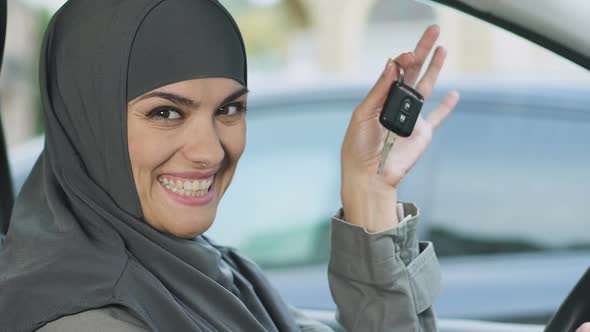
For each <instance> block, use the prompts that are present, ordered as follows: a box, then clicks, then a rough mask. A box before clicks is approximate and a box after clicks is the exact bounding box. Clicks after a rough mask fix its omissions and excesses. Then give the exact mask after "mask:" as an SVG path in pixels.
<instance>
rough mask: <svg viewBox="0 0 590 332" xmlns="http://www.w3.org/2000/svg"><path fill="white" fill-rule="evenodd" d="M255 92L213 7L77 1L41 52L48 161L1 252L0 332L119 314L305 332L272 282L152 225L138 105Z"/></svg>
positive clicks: (241, 262)
mask: <svg viewBox="0 0 590 332" xmlns="http://www.w3.org/2000/svg"><path fill="white" fill-rule="evenodd" d="M200 77H227V78H231V79H234V80H236V81H238V82H240V83H242V84H243V85H246V82H247V79H246V56H245V51H244V46H243V42H242V38H241V35H240V32H239V30H238V28H237V26H236V24H235V22H234V21H233V19H232V18H231V16H230V15H229V13H228V12H227V11H226V10H225V9H224V8H223V7H222V6H221V5H220V4H219V3H218V2H217V1H215V0H100V1H96V0H71V1H69V2H68V3H66V4H65V5H64V7H62V8H61V9H60V10H59V12H58V13H57V14H56V15H55V16H54V17H53V19H52V21H51V23H50V24H49V27H48V29H47V33H46V36H45V39H44V43H43V46H42V54H41V64H40V84H41V93H42V100H43V108H44V113H45V120H46V135H45V149H44V151H43V152H42V154H41V156H40V157H39V159H38V161H37V163H36V164H35V166H34V168H33V171H32V173H31V175H30V176H29V178H28V179H27V181H26V183H25V185H24V186H23V188H22V191H21V193H20V195H19V197H18V198H17V201H16V204H15V207H14V211H13V215H12V217H11V225H10V228H9V230H8V234H7V237H6V239H5V242H4V244H3V248H2V250H1V251H0V331H11V332H14V331H32V330H35V329H37V328H39V327H41V326H42V325H44V324H45V323H47V322H49V321H52V320H55V319H57V318H59V317H61V316H64V315H69V314H74V313H78V312H81V311H84V310H88V309H92V308H98V307H103V306H108V305H119V306H123V307H126V308H127V309H129V310H130V311H131V312H132V313H133V314H134V315H136V316H137V317H138V318H140V319H141V320H143V321H144V322H145V324H146V325H147V326H148V327H149V328H150V329H152V330H154V331H233V332H235V331H298V330H299V329H298V327H297V325H296V324H295V322H294V321H293V319H292V317H291V316H290V314H289V312H288V309H287V307H286V305H285V303H284V302H283V301H282V300H281V298H280V297H279V295H278V294H277V292H276V291H275V290H274V289H273V288H272V287H271V286H270V284H269V283H268V281H267V280H266V279H265V278H264V276H263V275H262V272H261V271H260V270H259V269H258V268H257V267H256V265H255V264H254V263H252V262H251V261H250V260H248V259H247V258H244V257H242V256H240V254H238V253H237V252H235V251H234V250H232V249H231V248H226V247H222V246H218V245H215V244H213V243H211V241H210V240H209V239H207V238H206V237H205V236H199V237H197V238H195V239H191V240H188V239H182V238H176V237H173V236H171V235H168V234H165V233H161V232H159V231H157V230H155V229H154V228H152V227H151V226H150V225H149V224H148V223H146V222H145V220H144V219H143V216H142V211H141V205H140V203H139V198H138V195H137V193H136V190H135V185H134V180H133V175H132V172H131V165H130V160H129V155H128V150H127V115H126V109H127V101H128V100H131V99H133V98H134V97H137V96H139V95H141V94H143V93H144V92H147V91H149V90H151V89H154V88H157V87H159V86H162V85H165V84H169V83H172V82H178V81H183V80H187V79H192V78H200Z"/></svg>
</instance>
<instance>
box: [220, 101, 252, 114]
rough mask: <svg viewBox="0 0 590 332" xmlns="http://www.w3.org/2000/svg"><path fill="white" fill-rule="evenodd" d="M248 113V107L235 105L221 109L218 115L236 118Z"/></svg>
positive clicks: (241, 104) (240, 104)
mask: <svg viewBox="0 0 590 332" xmlns="http://www.w3.org/2000/svg"><path fill="white" fill-rule="evenodd" d="M245 112H246V106H244V104H243V103H233V104H228V105H225V106H222V107H220V108H219V111H218V113H219V114H223V115H227V116H229V117H236V116H239V115H241V114H242V113H245Z"/></svg>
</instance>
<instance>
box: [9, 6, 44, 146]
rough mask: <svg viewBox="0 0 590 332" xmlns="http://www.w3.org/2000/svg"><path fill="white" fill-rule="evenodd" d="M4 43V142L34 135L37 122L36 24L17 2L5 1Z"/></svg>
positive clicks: (32, 16) (13, 141)
mask: <svg viewBox="0 0 590 332" xmlns="http://www.w3.org/2000/svg"><path fill="white" fill-rule="evenodd" d="M8 13H9V14H8V22H7V33H6V46H5V51H4V59H3V62H4V63H3V64H2V74H1V75H0V103H1V104H0V107H1V108H0V110H2V124H3V125H4V132H5V135H6V136H7V137H6V138H7V142H8V145H9V146H11V145H16V144H19V143H22V142H24V141H26V140H27V139H29V138H30V137H31V136H33V135H34V134H35V129H36V123H37V120H36V119H37V110H36V103H37V102H36V98H37V97H36V96H37V93H36V91H35V89H36V88H35V86H36V74H37V71H36V69H35V68H34V67H35V64H36V63H37V60H36V58H37V57H38V55H37V50H38V49H39V47H38V46H37V45H36V43H37V25H36V20H35V12H34V10H33V9H32V8H31V7H30V6H27V5H25V4H23V3H22V2H20V1H8Z"/></svg>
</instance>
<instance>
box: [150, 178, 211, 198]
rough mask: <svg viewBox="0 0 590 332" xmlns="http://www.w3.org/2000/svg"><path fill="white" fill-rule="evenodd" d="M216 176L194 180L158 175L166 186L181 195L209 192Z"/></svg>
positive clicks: (201, 194) (161, 182) (159, 179)
mask: <svg viewBox="0 0 590 332" xmlns="http://www.w3.org/2000/svg"><path fill="white" fill-rule="evenodd" d="M213 179H214V176H211V177H209V178H206V179H199V180H192V179H183V178H180V177H174V176H169V175H162V176H160V177H158V182H160V184H162V186H163V187H164V188H166V189H167V190H168V191H171V192H173V193H175V194H177V195H180V196H188V197H199V196H204V195H206V194H207V193H208V192H209V189H210V188H211V184H212V183H213Z"/></svg>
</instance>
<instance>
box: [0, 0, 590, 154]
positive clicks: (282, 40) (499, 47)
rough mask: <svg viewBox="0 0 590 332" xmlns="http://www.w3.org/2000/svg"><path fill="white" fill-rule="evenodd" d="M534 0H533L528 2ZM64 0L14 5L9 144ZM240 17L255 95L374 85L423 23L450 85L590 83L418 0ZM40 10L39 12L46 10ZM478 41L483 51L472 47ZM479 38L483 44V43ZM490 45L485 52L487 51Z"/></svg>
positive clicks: (305, 2)
mask: <svg viewBox="0 0 590 332" xmlns="http://www.w3.org/2000/svg"><path fill="white" fill-rule="evenodd" d="M527 1H530V0H527ZM63 2H64V0H11V1H9V3H8V5H9V8H8V10H9V15H8V36H7V45H6V55H5V61H4V66H3V72H2V75H1V77H0V93H1V95H0V97H1V100H2V105H1V106H2V108H1V110H2V117H3V124H4V126H5V127H6V128H5V133H6V134H7V136H8V137H7V140H8V142H9V144H10V145H16V144H19V143H22V142H24V141H26V140H27V139H29V138H30V137H31V136H33V135H36V134H38V133H39V127H40V124H39V119H40V116H39V113H40V109H39V102H38V93H37V81H36V77H37V68H36V67H37V57H38V49H39V44H40V42H41V41H40V39H39V36H40V32H41V31H42V30H43V29H44V27H45V24H46V22H47V20H46V17H45V16H47V14H45V16H43V15H42V14H39V13H40V12H39V8H42V7H43V8H47V10H49V12H51V13H52V12H54V11H55V10H56V9H57V8H58V7H59V6H60V5H61V4H62V3H63ZM221 2H222V3H223V4H224V5H225V6H227V7H228V9H229V10H230V12H232V14H233V15H234V16H235V18H236V20H237V21H238V25H239V26H240V28H241V30H242V33H243V35H244V38H245V43H246V47H247V52H248V62H249V71H250V74H249V77H250V83H251V85H252V86H253V88H254V90H256V89H264V88H265V87H266V86H269V85H270V84H268V82H269V81H272V82H273V83H272V85H276V82H284V84H285V85H288V84H291V83H305V82H307V81H309V80H326V79H328V80H356V79H373V78H375V77H377V75H378V74H379V72H380V71H381V70H382V68H383V65H384V64H385V62H386V60H387V58H388V57H394V56H396V55H397V54H400V53H402V52H407V51H409V50H413V48H414V46H415V43H416V41H417V40H418V38H419V37H420V35H421V34H422V32H423V31H424V29H425V28H426V26H428V25H430V24H433V23H437V24H439V25H440V26H441V38H440V44H442V45H445V46H446V47H447V49H448V57H447V65H446V66H445V69H444V71H443V73H442V75H441V79H443V80H453V79H472V80H478V79H486V80H490V79H491V80H501V81H505V80H540V79H548V77H553V76H555V75H554V74H559V76H560V77H568V80H571V81H575V82H584V83H586V84H587V83H588V82H589V81H590V77H589V75H588V74H587V72H586V71H582V70H579V67H578V66H576V65H573V64H571V63H570V62H568V61H566V60H563V59H561V58H559V57H556V56H554V55H553V54H551V53H549V52H548V51H545V50H543V49H541V48H540V47H537V46H536V45H533V44H531V43H529V42H525V41H523V40H520V38H519V37H516V36H514V35H512V34H510V33H508V32H505V31H503V30H500V29H497V28H493V27H490V26H489V25H488V24H481V23H480V22H478V21H477V20H475V19H472V18H468V17H466V16H464V15H463V14H458V13H456V12H455V11H453V10H450V9H448V8H442V7H439V6H434V7H431V6H428V5H426V4H424V3H421V2H418V1H413V0H221ZM41 13H42V12H41ZM474 41H477V45H478V47H477V48H476V47H473V42H474ZM482 41H485V42H484V43H482ZM482 48H483V49H482Z"/></svg>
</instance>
